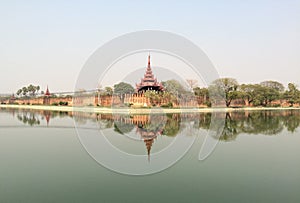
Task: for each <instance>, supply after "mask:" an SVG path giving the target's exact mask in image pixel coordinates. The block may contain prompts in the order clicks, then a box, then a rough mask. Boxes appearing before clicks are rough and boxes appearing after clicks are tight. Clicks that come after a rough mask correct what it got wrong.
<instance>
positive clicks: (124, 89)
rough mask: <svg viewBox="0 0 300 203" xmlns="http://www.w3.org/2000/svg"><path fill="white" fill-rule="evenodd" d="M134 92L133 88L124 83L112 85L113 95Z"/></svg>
mask: <svg viewBox="0 0 300 203" xmlns="http://www.w3.org/2000/svg"><path fill="white" fill-rule="evenodd" d="M133 92H134V88H133V87H132V86H131V85H130V84H128V83H125V82H120V83H118V84H116V85H114V93H115V94H131V93H133Z"/></svg>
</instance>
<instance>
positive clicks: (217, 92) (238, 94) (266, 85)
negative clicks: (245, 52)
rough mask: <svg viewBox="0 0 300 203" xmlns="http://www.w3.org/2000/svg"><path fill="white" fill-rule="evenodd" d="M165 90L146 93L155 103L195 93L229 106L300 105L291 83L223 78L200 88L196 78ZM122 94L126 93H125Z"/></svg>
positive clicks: (124, 86) (121, 86)
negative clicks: (280, 102)
mask: <svg viewBox="0 0 300 203" xmlns="http://www.w3.org/2000/svg"><path fill="white" fill-rule="evenodd" d="M162 84H163V86H164V89H165V91H164V92H156V91H147V92H145V96H146V97H148V98H149V99H150V102H151V103H152V104H153V105H155V104H159V103H160V101H162V100H168V101H170V103H172V102H174V101H176V100H178V99H186V100H189V99H193V96H199V97H202V98H205V104H206V105H207V106H210V105H211V103H217V102H220V100H224V103H225V104H226V106H227V107H230V106H231V104H232V101H233V100H237V99H239V100H243V101H244V103H245V104H246V105H248V106H264V107H266V106H271V105H272V102H273V101H276V100H285V101H286V102H288V103H289V105H290V106H291V107H292V106H293V105H294V104H300V90H299V89H298V87H297V85H296V84H294V83H289V84H288V86H287V89H285V87H284V85H283V84H282V83H280V82H277V81H272V80H268V81H263V82H261V83H257V84H239V83H238V82H237V80H236V79H234V78H220V79H217V80H215V81H214V82H213V83H212V84H210V85H209V86H208V87H202V88H201V87H199V86H197V82H196V81H195V80H187V84H188V85H187V86H185V85H184V84H183V83H180V82H179V81H177V80H174V79H172V80H167V81H163V82H162ZM134 92H135V89H134V88H133V87H132V85H130V84H129V83H125V82H121V83H118V84H115V85H114V87H113V88H112V87H105V88H104V89H102V90H101V91H100V93H101V95H113V94H117V95H124V94H131V93H134ZM121 97H122V96H121Z"/></svg>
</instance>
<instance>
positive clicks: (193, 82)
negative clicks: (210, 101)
mask: <svg viewBox="0 0 300 203" xmlns="http://www.w3.org/2000/svg"><path fill="white" fill-rule="evenodd" d="M186 82H187V83H188V85H189V87H190V88H191V89H194V88H195V87H197V84H198V81H197V80H194V79H187V80H186Z"/></svg>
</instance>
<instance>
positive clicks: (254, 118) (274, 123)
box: [242, 111, 283, 135]
mask: <svg viewBox="0 0 300 203" xmlns="http://www.w3.org/2000/svg"><path fill="white" fill-rule="evenodd" d="M247 126H248V128H244V129H242V131H243V132H245V133H249V134H264V135H276V134H278V133H280V132H281V131H282V130H283V123H282V117H281V116H279V115H275V114H274V113H272V112H268V111H264V112H253V113H251V114H249V116H248V122H247Z"/></svg>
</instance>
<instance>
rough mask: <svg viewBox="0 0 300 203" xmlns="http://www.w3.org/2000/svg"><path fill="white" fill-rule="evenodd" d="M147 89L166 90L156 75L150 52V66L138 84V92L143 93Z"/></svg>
mask: <svg viewBox="0 0 300 203" xmlns="http://www.w3.org/2000/svg"><path fill="white" fill-rule="evenodd" d="M147 90H155V91H164V87H163V85H162V83H160V82H157V79H156V78H155V77H154V75H153V73H152V69H151V64H150V54H149V56H148V66H147V69H146V72H145V74H144V78H142V79H141V82H140V83H139V84H136V92H137V93H143V92H145V91H147Z"/></svg>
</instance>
